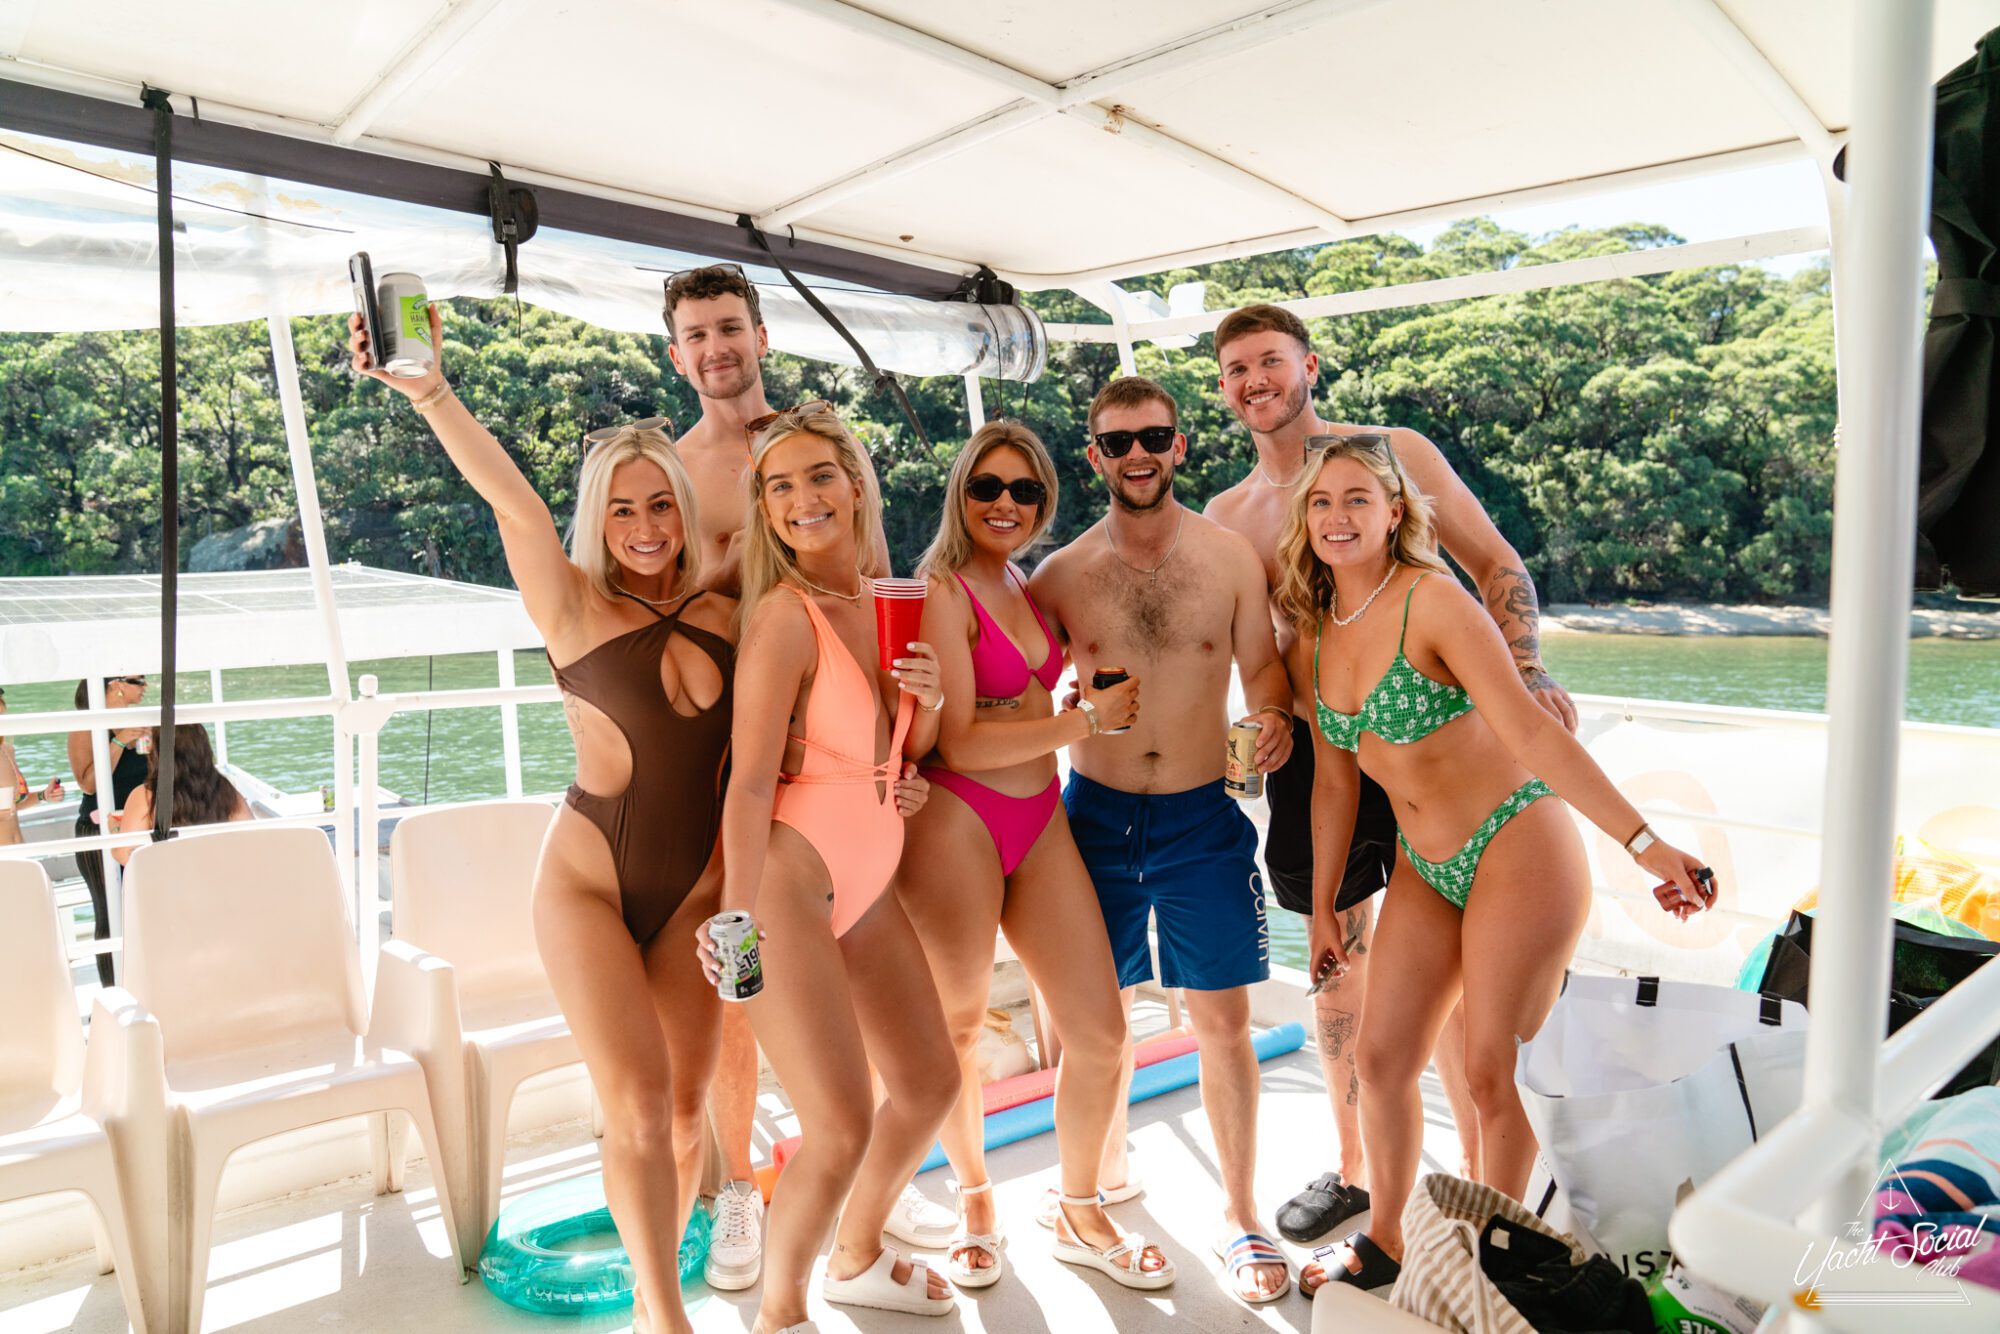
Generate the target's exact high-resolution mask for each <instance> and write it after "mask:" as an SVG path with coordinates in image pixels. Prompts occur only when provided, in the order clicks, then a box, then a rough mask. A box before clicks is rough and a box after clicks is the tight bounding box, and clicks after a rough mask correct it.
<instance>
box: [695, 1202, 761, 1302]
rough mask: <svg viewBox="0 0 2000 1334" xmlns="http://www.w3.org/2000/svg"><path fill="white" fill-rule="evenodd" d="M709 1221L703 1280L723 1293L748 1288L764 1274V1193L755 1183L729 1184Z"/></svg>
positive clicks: (711, 1212)
mask: <svg viewBox="0 0 2000 1334" xmlns="http://www.w3.org/2000/svg"><path fill="white" fill-rule="evenodd" d="M710 1218H711V1219H712V1220H713V1225H712V1227H711V1229H710V1231H709V1240H708V1259H707V1260H706V1261H705V1262H704V1263H703V1265H702V1273H701V1276H702V1280H703V1281H704V1282H705V1283H707V1284H708V1286H709V1287H711V1288H717V1289H720V1290H721V1291H723V1292H738V1291H741V1290H742V1289H744V1288H747V1287H749V1286H751V1285H752V1284H754V1283H755V1282H756V1281H757V1280H758V1278H759V1277H761V1276H762V1274H763V1272H764V1194H763V1192H762V1191H760V1190H758V1189H757V1185H756V1183H755V1182H751V1181H732V1182H730V1183H729V1184H728V1185H726V1186H724V1187H723V1188H722V1193H721V1194H719V1195H717V1196H716V1197H715V1206H714V1208H713V1209H712V1210H711V1211H710Z"/></svg>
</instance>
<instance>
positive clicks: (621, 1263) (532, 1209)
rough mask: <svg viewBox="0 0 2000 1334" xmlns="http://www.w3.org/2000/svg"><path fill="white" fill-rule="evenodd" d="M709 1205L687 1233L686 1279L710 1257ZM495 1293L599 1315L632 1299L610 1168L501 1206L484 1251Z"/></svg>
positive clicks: (698, 1210) (520, 1302)
mask: <svg viewBox="0 0 2000 1334" xmlns="http://www.w3.org/2000/svg"><path fill="white" fill-rule="evenodd" d="M708 1234H709V1216H708V1210H707V1209H705V1208H703V1207H701V1206H700V1205H698V1204H697V1205H696V1206H695V1210H694V1215H693V1216H692V1217H691V1218H689V1219H688V1225H687V1228H686V1230H685V1231H684V1232H683V1234H682V1236H681V1250H680V1271H681V1282H683V1283H685V1282H687V1281H688V1280H689V1279H690V1278H696V1277H699V1276H700V1274H701V1270H702V1262H703V1261H704V1260H706V1259H707V1258H708ZM479 1277H480V1278H481V1279H482V1280H484V1281H485V1284H486V1286H487V1287H488V1288H489V1289H491V1290H492V1292H493V1295H494V1296H496V1297H498V1298H499V1299H500V1300H501V1301H503V1302H506V1303H507V1304H508V1305H509V1306H518V1307H520V1308H521V1309H522V1310H524V1311H536V1312H540V1313H542V1314H555V1315H595V1314H597V1313H599V1312H604V1311H615V1310H618V1309H620V1308H622V1307H626V1306H630V1305H631V1304H632V1288H633V1283H634V1280H633V1277H632V1257H631V1256H630V1255H629V1254H627V1253H626V1250H625V1246H624V1244H623V1243H622V1242H620V1241H619V1240H618V1229H617V1227H616V1225H614V1224H613V1223H612V1221H611V1207H610V1206H609V1205H608V1204H606V1203H605V1200H604V1174H603V1173H601V1172H593V1173H591V1174H590V1175H589V1176H580V1177H571V1178H569V1179H568V1180H566V1181H559V1182H557V1183H556V1184H555V1185H553V1186H545V1187H543V1188H542V1189H540V1190H535V1191H530V1192H528V1193H527V1194H526V1195H523V1196H522V1197H521V1198H520V1199H518V1200H515V1201H514V1202H513V1203H511V1204H509V1205H508V1206H507V1207H506V1208H504V1209H502V1210H501V1211H500V1217H499V1218H497V1219H495V1220H494V1222H493V1227H492V1228H491V1230H489V1231H488V1232H487V1234H486V1246H485V1249H484V1250H482V1251H481V1252H480V1254H479Z"/></svg>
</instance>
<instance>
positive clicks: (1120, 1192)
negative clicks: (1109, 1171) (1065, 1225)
mask: <svg viewBox="0 0 2000 1334" xmlns="http://www.w3.org/2000/svg"><path fill="white" fill-rule="evenodd" d="M1145 1193H1146V1183H1145V1182H1143V1181H1141V1180H1140V1179H1139V1178H1138V1177H1133V1178H1131V1179H1130V1180H1128V1181H1127V1182H1126V1183H1125V1184H1124V1185H1122V1186H1107V1187H1105V1188H1103V1189H1101V1190H1099V1191H1098V1192H1097V1202H1098V1203H1099V1204H1123V1203H1125V1202H1126V1201H1127V1200H1136V1199H1138V1198H1139V1197H1140V1196H1141V1195H1144V1194H1145ZM1061 1199H1062V1191H1061V1189H1060V1188H1058V1187H1056V1186H1050V1187H1049V1188H1048V1189H1047V1190H1045V1191H1043V1192H1042V1202H1041V1204H1040V1205H1038V1206H1036V1209H1035V1221H1036V1222H1037V1223H1039V1224H1040V1225H1041V1226H1043V1227H1045V1228H1049V1229H1051V1230H1053V1229H1054V1227H1055V1225H1056V1215H1057V1214H1058V1213H1060V1212H1062V1210H1061V1206H1060V1203H1059V1202H1060V1201H1061Z"/></svg>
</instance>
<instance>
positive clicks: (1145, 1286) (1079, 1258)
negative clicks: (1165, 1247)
mask: <svg viewBox="0 0 2000 1334" xmlns="http://www.w3.org/2000/svg"><path fill="white" fill-rule="evenodd" d="M1057 1201H1058V1205H1059V1206H1060V1205H1072V1206H1075V1207H1078V1208H1081V1207H1083V1206H1085V1205H1091V1204H1096V1203H1098V1202H1099V1201H1098V1197H1097V1196H1095V1195H1060V1196H1058V1197H1057ZM1146 1248H1147V1242H1146V1239H1145V1238H1144V1237H1143V1236H1140V1235H1139V1234H1138V1233H1136V1232H1127V1233H1125V1234H1123V1235H1122V1236H1121V1237H1120V1238H1119V1239H1118V1242H1117V1244H1116V1245H1113V1246H1107V1247H1106V1248H1105V1249H1103V1250H1101V1251H1100V1250H1098V1249H1097V1248H1096V1247H1095V1246H1092V1245H1091V1244H1090V1243H1089V1242H1086V1241H1084V1240H1083V1239H1082V1238H1081V1237H1079V1236H1077V1235H1076V1232H1075V1230H1074V1228H1072V1226H1071V1225H1070V1221H1069V1217H1068V1216H1067V1215H1066V1214H1062V1213H1061V1212H1060V1211H1059V1212H1058V1215H1057V1219H1056V1244H1055V1257H1056V1259H1058V1260H1060V1261H1062V1262H1063V1263H1064V1264H1070V1265H1077V1266H1079V1267H1081V1268H1084V1269H1095V1270H1096V1271H1097V1272H1098V1273H1100V1274H1103V1275H1104V1276H1105V1277H1107V1278H1109V1279H1111V1280H1112V1281H1113V1282H1114V1283H1117V1284H1119V1285H1120V1286H1121V1287H1127V1288H1135V1289H1137V1290H1139V1291H1141V1292H1151V1291H1153V1290H1155V1289H1157V1288H1164V1287H1166V1286H1167V1285H1168V1284H1170V1283H1172V1282H1173V1281H1174V1279H1175V1277H1176V1271H1175V1269H1174V1262H1173V1261H1172V1260H1169V1259H1167V1256H1166V1252H1165V1251H1160V1248H1159V1247H1157V1246H1155V1247H1153V1249H1154V1250H1155V1251H1160V1260H1161V1265H1160V1267H1159V1268H1158V1269H1147V1268H1145V1263H1146Z"/></svg>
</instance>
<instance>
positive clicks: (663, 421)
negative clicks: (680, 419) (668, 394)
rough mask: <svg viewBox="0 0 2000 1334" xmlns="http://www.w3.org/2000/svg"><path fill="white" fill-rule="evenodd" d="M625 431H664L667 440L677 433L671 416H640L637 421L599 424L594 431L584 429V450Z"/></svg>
mask: <svg viewBox="0 0 2000 1334" xmlns="http://www.w3.org/2000/svg"><path fill="white" fill-rule="evenodd" d="M626 431H665V432H666V433H667V439H669V440H671V439H673V438H674V437H675V435H676V434H678V433H677V432H676V431H675V430H674V419H673V418H672V417H641V418H640V419H639V420H638V421H635V422H626V423H624V424H623V425H620V426H600V427H598V428H597V429H596V430H594V431H585V432H584V433H583V448H584V451H585V452H586V453H588V452H589V451H590V450H593V449H596V448H597V447H598V446H599V445H601V444H603V443H604V442H605V441H607V440H615V439H617V438H618V436H619V435H620V434H622V433H623V432H626Z"/></svg>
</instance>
